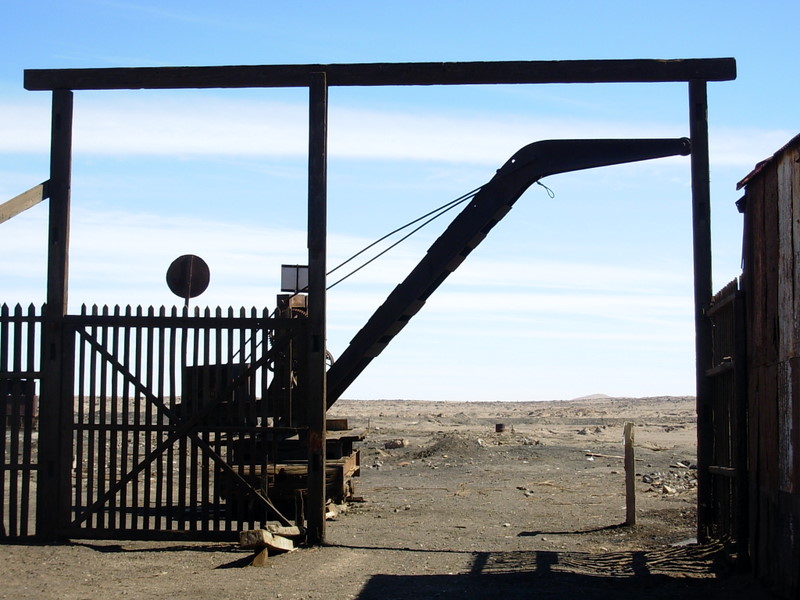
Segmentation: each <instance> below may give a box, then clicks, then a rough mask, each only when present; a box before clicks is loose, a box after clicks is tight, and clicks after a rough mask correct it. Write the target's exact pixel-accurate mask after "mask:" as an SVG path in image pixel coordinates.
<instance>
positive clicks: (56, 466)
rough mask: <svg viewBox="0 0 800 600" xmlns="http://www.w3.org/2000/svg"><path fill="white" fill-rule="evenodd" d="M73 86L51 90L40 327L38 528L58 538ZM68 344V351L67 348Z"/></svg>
mask: <svg viewBox="0 0 800 600" xmlns="http://www.w3.org/2000/svg"><path fill="white" fill-rule="evenodd" d="M72 100H73V99H72V92H70V91H69V90H56V91H54V92H53V108H52V124H51V138H50V139H51V141H50V181H49V186H48V187H49V192H50V202H49V205H50V206H49V209H50V210H49V213H50V216H49V228H48V238H47V240H48V255H47V306H46V309H45V315H44V316H45V319H44V325H43V328H42V348H41V353H42V354H41V365H42V369H41V370H42V389H41V394H40V395H41V399H40V402H39V413H40V418H39V474H38V487H37V506H36V534H37V536H39V537H40V538H42V539H44V540H48V541H49V540H54V539H56V538H57V536H58V529H59V527H63V526H64V525H66V524H67V523H68V521H69V513H70V505H71V502H70V485H71V473H70V471H71V468H72V435H71V433H70V432H71V426H72V396H73V390H72V387H73V386H72V381H73V371H74V364H73V363H72V362H71V361H70V360H69V359H70V357H73V355H74V353H73V352H72V348H74V340H72V339H70V338H69V336H68V335H67V334H66V332H65V327H64V316H65V315H66V313H67V287H68V286H67V279H68V265H69V215H70V187H71V180H72ZM67 349H69V351H67Z"/></svg>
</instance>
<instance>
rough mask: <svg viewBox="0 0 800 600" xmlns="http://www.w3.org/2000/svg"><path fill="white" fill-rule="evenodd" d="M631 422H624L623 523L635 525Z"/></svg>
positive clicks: (634, 463) (634, 472)
mask: <svg viewBox="0 0 800 600" xmlns="http://www.w3.org/2000/svg"><path fill="white" fill-rule="evenodd" d="M633 427H634V426H633V423H625V430H624V432H623V438H624V440H625V525H636V488H635V479H636V458H635V456H634V452H633Z"/></svg>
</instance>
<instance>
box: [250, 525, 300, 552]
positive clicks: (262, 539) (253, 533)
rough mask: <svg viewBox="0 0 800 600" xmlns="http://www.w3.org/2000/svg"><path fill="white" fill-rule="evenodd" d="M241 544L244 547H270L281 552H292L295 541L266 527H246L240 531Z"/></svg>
mask: <svg viewBox="0 0 800 600" xmlns="http://www.w3.org/2000/svg"><path fill="white" fill-rule="evenodd" d="M239 545H240V546H241V547H242V548H269V549H270V550H278V551H280V552H291V551H292V550H294V549H295V547H294V542H293V541H292V540H290V539H288V538H285V537H283V536H280V535H274V534H272V533H270V532H269V531H267V530H266V529H246V530H244V531H240V532H239Z"/></svg>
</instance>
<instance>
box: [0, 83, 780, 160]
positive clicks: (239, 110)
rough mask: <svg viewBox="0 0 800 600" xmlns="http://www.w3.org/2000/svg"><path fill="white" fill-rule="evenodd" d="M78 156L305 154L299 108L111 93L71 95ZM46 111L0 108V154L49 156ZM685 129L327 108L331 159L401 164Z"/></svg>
mask: <svg viewBox="0 0 800 600" xmlns="http://www.w3.org/2000/svg"><path fill="white" fill-rule="evenodd" d="M74 118H75V133H74V146H75V152H76V153H87V154H102V155H155V156H198V155H215V156H293V157H297V156H304V155H305V154H306V150H307V107H306V105H305V103H303V102H291V101H278V100H275V99H270V98H268V97H267V98H265V100H263V101H258V100H254V99H253V98H252V96H250V97H246V98H241V97H231V98H224V97H220V96H216V95H210V94H202V93H196V94H187V93H183V94H179V95H172V94H167V93H161V94H145V95H141V96H137V95H136V94H135V93H133V94H132V93H124V94H120V93H115V95H113V96H109V97H108V98H105V99H104V96H103V95H96V94H93V95H91V96H89V97H87V98H82V97H81V94H80V93H78V94H76V101H75V117H74ZM49 120H50V115H49V107H48V106H47V104H46V103H45V102H42V100H41V99H40V97H36V98H35V99H32V101H31V102H30V103H25V104H21V103H9V102H5V103H2V104H0V152H7V153H33V152H47V149H48V145H49ZM684 128H685V125H684V124H682V123H678V124H674V123H672V124H670V123H657V122H637V121H625V122H616V121H595V120H586V119H582V118H569V117H564V116H542V117H534V116H531V115H524V114H499V115H498V114H488V113H475V112H471V113H466V112H463V111H462V112H458V111H456V110H451V111H448V112H447V113H444V112H441V111H437V110H434V109H431V110H429V111H426V112H420V111H414V112H411V111H402V110H399V109H363V108H354V107H352V106H347V105H340V104H337V103H336V102H332V103H331V108H330V118H329V150H330V156H331V157H332V158H348V159H368V160H369V159H401V160H423V161H437V162H445V163H454V162H462V163H471V164H485V165H497V163H498V157H503V158H506V157H508V156H510V155H511V154H512V153H513V152H514V151H516V150H517V149H519V148H520V147H522V146H524V145H525V144H528V143H530V142H532V141H535V140H538V139H548V138H604V137H612V138H625V137H634V138H635V137H678V136H680V135H685V134H686V131H685V129H684ZM790 138H791V135H790V133H789V132H787V131H783V130H775V131H764V130H757V129H745V128H742V129H739V128H732V127H727V128H717V129H712V131H711V140H710V143H711V160H712V163H713V164H715V165H724V166H740V167H742V168H749V167H752V166H753V165H754V164H755V163H756V162H758V161H759V160H761V159H762V158H765V157H766V156H769V155H770V154H771V153H772V152H774V151H775V149H777V148H779V147H780V146H782V145H783V144H784V143H785V142H786V141H787V140H788V139H790Z"/></svg>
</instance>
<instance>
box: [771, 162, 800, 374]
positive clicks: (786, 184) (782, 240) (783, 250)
mask: <svg viewBox="0 0 800 600" xmlns="http://www.w3.org/2000/svg"><path fill="white" fill-rule="evenodd" d="M789 158H790V156H789V155H788V154H784V155H783V156H782V157H781V158H780V160H779V161H778V163H777V164H776V165H775V167H776V180H777V185H776V191H777V198H776V204H777V209H778V210H777V212H778V236H777V243H778V306H777V311H776V313H777V314H776V319H777V321H778V326H777V327H778V360H779V361H786V360H788V359H789V358H791V357H793V356H797V350H798V340H797V335H796V330H795V319H796V312H797V311H796V310H795V306H796V305H795V294H794V287H795V285H794V284H795V280H794V275H795V266H794V257H795V251H794V244H795V241H794V239H793V234H794V230H795V227H794V215H793V209H794V206H793V203H792V172H793V170H794V168H795V165H793V164H791V163H790V162H789V160H788V159H789Z"/></svg>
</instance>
